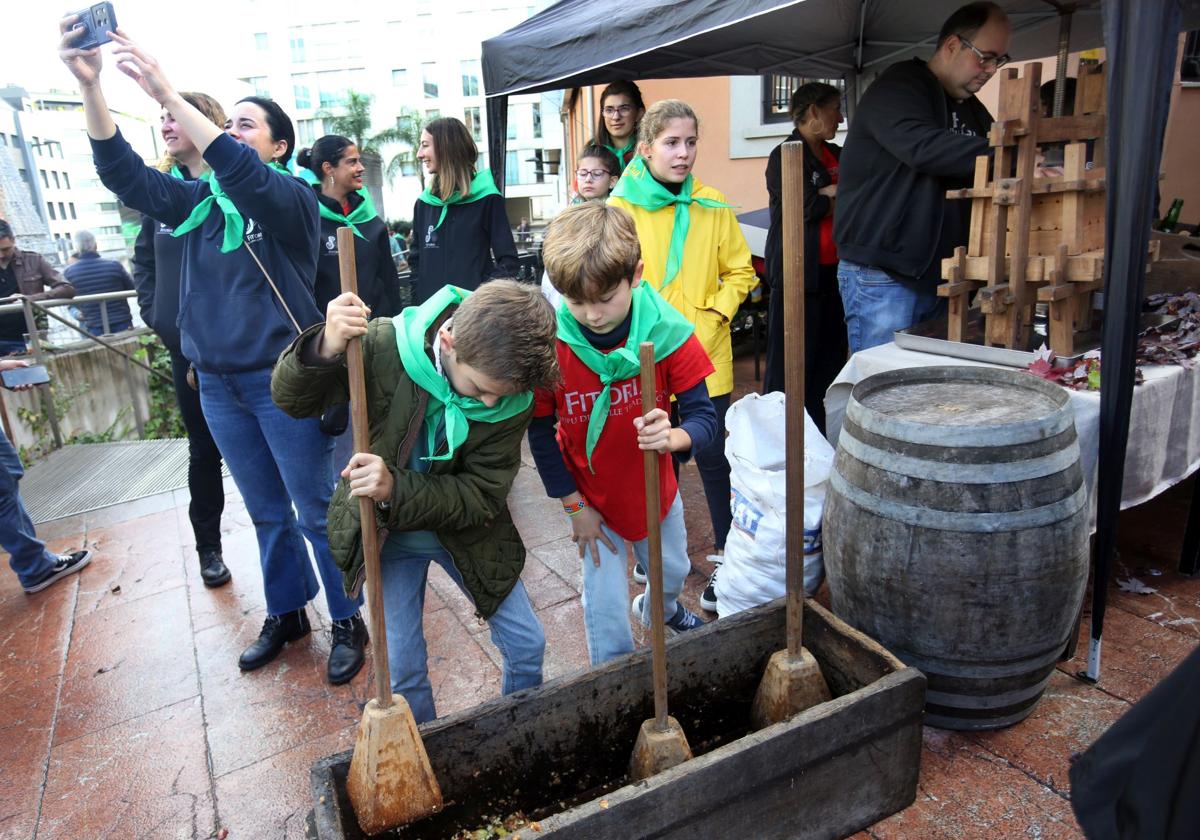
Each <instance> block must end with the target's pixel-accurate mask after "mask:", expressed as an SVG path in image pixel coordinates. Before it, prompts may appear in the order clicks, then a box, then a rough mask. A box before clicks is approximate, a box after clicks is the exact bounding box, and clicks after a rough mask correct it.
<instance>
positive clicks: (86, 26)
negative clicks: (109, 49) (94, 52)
mask: <svg viewBox="0 0 1200 840" xmlns="http://www.w3.org/2000/svg"><path fill="white" fill-rule="evenodd" d="M75 14H76V15H78V16H79V22H78V23H76V24H75V28H76V29H83V30H84V33H83V35H81V36H80V37H79V40H78V41H76V42H75V46H76V47H77V48H79V49H81V50H90V49H92V48H93V47H98V46H100V45H101V44H107V43H108V42H110V41H111V40H112V38H109V37H108V33H109V32H112V31H113V30H115V29H116V28H117V13H116V12H114V11H113V4H112V3H97V4H96V5H94V6H88V7H87V8H86V9H80V10H79V11H78V12H75Z"/></svg>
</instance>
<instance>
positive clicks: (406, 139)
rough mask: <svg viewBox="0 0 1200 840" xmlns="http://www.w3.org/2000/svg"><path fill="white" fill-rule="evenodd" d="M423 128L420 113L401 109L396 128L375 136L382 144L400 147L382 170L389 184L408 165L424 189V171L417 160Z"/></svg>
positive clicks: (409, 109)
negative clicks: (414, 171)
mask: <svg viewBox="0 0 1200 840" xmlns="http://www.w3.org/2000/svg"><path fill="white" fill-rule="evenodd" d="M424 128H425V120H424V118H423V117H422V116H421V112H420V111H416V110H414V109H412V108H401V109H400V116H398V117H397V118H396V127H395V128H389V129H387V130H386V131H381V132H380V133H379V134H376V135H375V138H374V139H376V140H378V141H379V142H381V143H383V144H395V145H398V146H401V147H402V148H401V150H400V151H399V152H397V153H396V154H395V155H394V156H393V157H392V159H391V160H390V161H388V165H387V169H385V170H384V174H385V175H386V176H387V179H388V181H389V182H391V181H393V180H395V178H396V176H397V175H400V174H402V173H403V171H404V165H405V164H409V165H410V166H412V167H413V169H414V170H416V173H417V178H418V179H420V182H421V188H422V189H424V187H425V170H424V169H423V168H422V166H421V164H420V162H419V161H418V160H417V147H418V146H420V145H421V132H422V131H423V130H424Z"/></svg>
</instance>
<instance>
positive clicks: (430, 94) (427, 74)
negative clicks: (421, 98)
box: [421, 61, 438, 99]
mask: <svg viewBox="0 0 1200 840" xmlns="http://www.w3.org/2000/svg"><path fill="white" fill-rule="evenodd" d="M421 80H422V81H423V82H424V84H425V98H426V99H437V95H438V83H437V65H436V64H435V63H434V62H432V61H429V62H426V63H425V64H422V65H421Z"/></svg>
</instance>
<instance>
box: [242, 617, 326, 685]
mask: <svg viewBox="0 0 1200 840" xmlns="http://www.w3.org/2000/svg"><path fill="white" fill-rule="evenodd" d="M310 632H312V626H311V625H310V624H309V623H308V613H306V612H305V611H304V607H301V608H300V609H298V610H295V611H293V612H290V613H284V614H283V615H269V616H267V620H266V621H264V622H263V626H262V631H261V632H260V633H259V634H258V638H257V639H255V640H254V642H253V643H251V645H250V647H248V648H246V649H245V650H244V651H242V655H241V657H239V658H238V667H239V668H241V669H242V670H243V671H253V670H254V669H256V668H261V667H262V666H264V665H266V664H267V663H268V662H270V661H271V660H273V659H274V658H275V657H276V656H278V655H279V652H280V651H281V650H283V646H284V645H285V644H287V643H288V642H294V641H296V640H297V639H302V638H304V637H305V636H307V635H308V634H309V633H310Z"/></svg>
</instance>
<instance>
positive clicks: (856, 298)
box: [838, 260, 946, 353]
mask: <svg viewBox="0 0 1200 840" xmlns="http://www.w3.org/2000/svg"><path fill="white" fill-rule="evenodd" d="M838 289H839V290H840V291H841V293H842V307H843V308H844V309H845V311H846V334H847V337H848V338H849V339H850V352H851V353H857V352H858V351H859V350H866V349H868V348H870V347H877V346H878V345H880V344H887V343H888V342H889V341H891V340H892V338H893V336H892V333H894V332H895V331H896V330H904V329H908V328H909V327H911V326H912V325H913V324H919V323H920V322H921V321H925V320H928V319H929V318H933V317H935V316H936V315H939V314H941V313H942V312H944V311H945V309H946V301H945V300H944V299H942V298H939V297H938V296H937V291H936V290H935V289H934V288H932V287H929V286H925V285H923V284H921V283H919V282H912V283H900V282H897V281H896V280H893V279H892V277H891V275H889V274H888V273H887V272H886V271H884V270H883V269H881V268H872V267H870V266H865V265H859V264H858V263H854V262H850V261H848V260H842V261H841V262H840V263H838Z"/></svg>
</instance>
